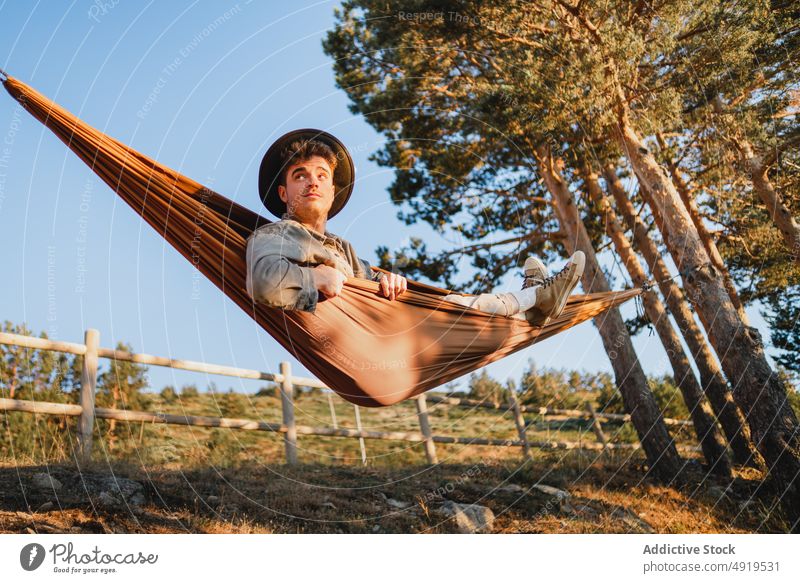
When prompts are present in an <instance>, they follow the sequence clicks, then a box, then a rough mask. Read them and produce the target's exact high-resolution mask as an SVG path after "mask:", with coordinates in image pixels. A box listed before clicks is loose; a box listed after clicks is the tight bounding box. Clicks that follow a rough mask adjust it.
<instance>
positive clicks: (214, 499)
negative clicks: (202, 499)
mask: <svg viewBox="0 0 800 583" xmlns="http://www.w3.org/2000/svg"><path fill="white" fill-rule="evenodd" d="M206 502H208V503H209V504H216V503H217V502H219V496H208V497H207V498H206Z"/></svg>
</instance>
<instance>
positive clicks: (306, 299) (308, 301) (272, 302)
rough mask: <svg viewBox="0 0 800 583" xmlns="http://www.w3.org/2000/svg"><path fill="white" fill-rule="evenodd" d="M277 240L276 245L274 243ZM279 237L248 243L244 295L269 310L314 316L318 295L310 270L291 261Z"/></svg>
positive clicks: (260, 238) (268, 237)
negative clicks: (267, 307) (282, 251)
mask: <svg viewBox="0 0 800 583" xmlns="http://www.w3.org/2000/svg"><path fill="white" fill-rule="evenodd" d="M276 239H277V241H276ZM282 249H283V250H285V249H286V246H285V244H283V243H282V241H281V238H280V237H272V236H263V235H262V236H256V237H252V238H251V239H250V240H249V241H248V242H247V270H248V274H247V275H248V281H247V284H248V285H247V292H248V294H250V297H251V298H252V299H253V301H255V302H258V303H261V304H265V305H267V306H269V307H271V308H281V309H284V310H302V311H306V312H313V311H314V310H315V309H316V307H317V302H318V300H319V292H318V291H317V288H316V286H315V285H314V277H313V275H312V273H311V269H312V268H311V267H301V266H300V265H297V264H296V263H293V262H292V261H290V260H289V259H288V258H287V257H286V256H285V255H286V254H285V253H281V250H282Z"/></svg>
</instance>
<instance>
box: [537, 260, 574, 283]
mask: <svg viewBox="0 0 800 583" xmlns="http://www.w3.org/2000/svg"><path fill="white" fill-rule="evenodd" d="M570 267H572V264H571V263H568V264H567V265H565V266H564V268H563V269H562V270H561V271H559V272H558V273H555V274H553V275H551V276H550V277H546V278H544V279H543V280H542V283H540V284H539V285H540V286H542V289H545V288H547V287H550V286H551V285H552V284H554V283H555V282H556V281H557V280H559V279H560V278H562V277H564V276H565V275H566V274H567V272H568V271H569V268H570Z"/></svg>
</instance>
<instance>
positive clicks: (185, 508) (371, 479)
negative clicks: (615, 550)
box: [0, 395, 787, 533]
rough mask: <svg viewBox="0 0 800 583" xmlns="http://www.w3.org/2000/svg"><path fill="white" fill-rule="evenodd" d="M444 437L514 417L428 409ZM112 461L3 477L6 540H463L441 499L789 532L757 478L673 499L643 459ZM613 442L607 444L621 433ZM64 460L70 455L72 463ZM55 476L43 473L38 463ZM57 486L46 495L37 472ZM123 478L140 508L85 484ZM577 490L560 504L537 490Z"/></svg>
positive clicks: (250, 434)
mask: <svg viewBox="0 0 800 583" xmlns="http://www.w3.org/2000/svg"><path fill="white" fill-rule="evenodd" d="M149 409H151V410H159V411H167V412H175V413H179V412H185V413H188V414H195V415H214V416H219V415H226V416H231V417H247V418H254V419H264V420H267V421H278V420H279V411H280V407H279V404H278V402H277V399H274V398H273V397H250V398H245V397H244V396H233V397H230V396H226V397H225V399H222V398H221V397H219V396H217V397H211V396H207V395H201V396H199V397H194V398H192V399H188V400H186V401H185V402H184V401H180V400H178V401H175V402H172V403H166V402H163V401H161V400H160V398H158V397H154V402H153V403H151V406H150V407H149ZM336 415H337V420H338V422H339V426H340V427H354V426H355V422H354V416H353V409H352V407H351V406H350V405H348V404H346V403H343V402H341V401H340V402H338V403H337V404H336ZM297 422H298V423H299V424H305V425H330V423H331V421H330V413H329V411H328V403H327V400H326V399H325V398H324V397H322V396H319V395H318V396H313V397H312V396H302V397H301V398H299V399H298V402H297ZM362 422H363V425H364V428H365V429H375V430H382V431H391V430H414V431H416V430H418V429H417V421H416V415H415V411H414V408H413V405H412V404H404V405H401V406H397V407H392V408H390V409H371V410H362ZM432 425H433V428H434V431H435V432H436V433H440V434H450V435H458V434H460V435H471V436H483V437H514V436H515V430H514V425H513V421H512V420H511V418H510V417H508V416H505V417H501V416H500V415H498V414H497V413H494V412H491V411H485V410H474V411H464V410H457V409H445V408H439V407H434V408H433V413H432ZM122 427H123V428H125V430H124V431H123V432H122V435H120V436H117V438H116V439H115V440H114V442H113V446H109V443H108V441H107V439H102V438H97V439H96V446H95V459H94V461H93V462H92V463H91V464H89V465H87V466H84V467H83V468H78V467H76V466H75V465H74V464H73V463H71V462H70V461H69V459H68V456H66V455H61V456H58V457H59V458H60V459H55V460H54V459H52V457H50V458H47V456H42V455H29V456H27V457H26V456H22V455H16V456H15V457H12V456H9V455H8V454H6V459H5V460H3V461H2V462H0V531H2V532H38V533H48V532H94V533H116V532H132V533H162V532H175V533H182V532H191V533H271V532H280V533H294V532H321V533H341V532H346V533H373V532H380V533H437V532H454V531H455V526H454V524H452V523H451V522H450V521H447V520H444V519H443V518H442V517H441V516H440V515H439V514H438V513H437V512H436V510H437V507H438V506H439V505H440V504H441V502H442V501H443V500H444V499H448V500H452V501H455V502H460V503H469V504H480V505H483V506H487V507H489V508H490V509H491V510H492V511H493V512H494V514H495V516H496V520H495V522H494V528H493V531H494V532H503V533H537V532H545V533H617V532H620V533H626V532H631V533H642V532H657V533H728V532H786V529H787V525H786V524H785V523H784V522H783V521H782V520H781V517H780V515H779V513H778V512H777V511H772V512H770V509H769V506H768V504H767V503H766V502H763V501H762V497H763V499H764V500H767V499H768V498H767V494H768V493H765V492H761V491H760V490H759V484H760V483H761V476H760V475H759V474H758V473H756V472H754V471H752V470H747V471H737V474H736V477H735V478H734V480H733V481H731V482H729V483H727V482H722V481H720V480H719V479H718V478H715V477H709V476H706V475H704V474H703V473H702V471H701V467H700V464H699V463H697V461H693V462H692V463H690V464H688V465H687V468H686V471H685V472H684V474H683V476H682V477H681V483H680V484H673V485H671V486H667V485H663V484H658V483H656V482H654V481H653V480H651V479H650V478H647V477H645V472H644V469H643V466H642V463H643V460H642V459H641V457H640V454H633V455H631V454H622V453H611V452H609V453H605V454H602V455H598V454H596V453H591V454H590V453H586V452H580V451H569V452H559V451H550V452H544V451H537V452H535V455H534V460H533V461H530V462H527V463H523V462H522V458H521V452H520V451H519V450H518V449H516V448H497V447H480V446H469V447H464V446H437V452H438V455H439V459H440V462H441V463H440V464H439V465H437V466H435V467H429V466H427V465H426V464H425V458H424V454H423V450H422V448H421V447H420V446H419V445H418V444H417V445H414V444H408V443H402V442H392V441H378V440H374V441H367V453H368V463H367V465H366V466H365V465H362V464H361V454H360V451H359V446H358V441H357V440H354V439H339V438H319V437H306V436H301V437H300V452H299V457H300V462H301V463H300V465H298V466H296V467H288V466H285V465H283V463H282V460H283V445H282V439H281V437H280V436H279V435H271V434H265V433H263V432H254V431H235V430H220V429H213V430H209V429H201V428H192V427H182V426H166V425H145V426H141V425H139V424H131V425H129V426H126V425H124V424H123V425H122ZM556 429H557V427H555V426H553V427H545V426H544V425H541V426H537V428H535V429H534V430H533V431H532V432H531V433H532V435H531V439H546V438H548V437H549V438H551V439H561V440H571V441H578V440H585V441H591V440H593V437H592V433H591V431H588V430H587V429H586V428H583V427H580V426H574V425H573V426H571V429H569V430H566V431H561V432H558V431H556ZM613 432H614V431H613V428H612V429H610V431H609V433H612V434H613ZM65 449H68V448H65ZM45 461H46V463H45ZM40 472H45V473H49V474H50V475H52V476H53V477H55V478H56V479H58V480H59V481H60V482H61V483H62V485H63V486H62V488H61V489H59V490H57V491H53V490H52V489H50V490H41V489H37V488H36V487H35V486H34V485H33V483H34V480H33V476H34V474H36V473H40ZM93 475H106V476H108V475H115V476H119V477H126V478H130V479H133V480H136V481H138V482H140V483H141V484H143V485H144V489H145V492H144V494H145V503H144V504H142V505H141V506H140V507H133V506H127V505H122V506H118V507H109V506H108V505H105V506H104V505H102V503H101V502H102V501H101V500H98V497H97V494H98V493H97V492H91V491H87V489H86V488H85V478H86V477H87V476H93ZM536 484H545V485H549V486H553V487H557V488H561V489H563V490H566V491H568V492H569V493H570V494H571V497H570V498H569V499H568V500H567V501H566V502H565V503H562V502H559V501H558V500H556V499H555V498H553V496H552V495H548V494H545V493H542V492H541V491H539V490H537V489H536V488H534V485H536Z"/></svg>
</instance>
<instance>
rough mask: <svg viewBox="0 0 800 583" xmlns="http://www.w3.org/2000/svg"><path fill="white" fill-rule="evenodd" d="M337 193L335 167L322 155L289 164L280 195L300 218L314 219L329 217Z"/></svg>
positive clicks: (302, 219)
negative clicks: (334, 183) (334, 184)
mask: <svg viewBox="0 0 800 583" xmlns="http://www.w3.org/2000/svg"><path fill="white" fill-rule="evenodd" d="M334 194H335V188H334V186H333V171H332V170H331V167H330V165H329V164H328V162H327V160H325V158H323V157H321V156H312V157H311V158H309V159H308V160H301V161H300V162H295V163H294V164H292V165H291V166H289V168H287V170H286V186H278V196H280V197H281V200H282V201H283V202H285V203H286V208H287V211H288V212H289V214H291V215H292V216H294V217H297V218H298V219H300V221H301V222H309V223H313V222H317V221H318V220H319V219H320V218H323V217H327V216H328V211H330V210H331V206H332V205H333V196H334Z"/></svg>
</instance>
